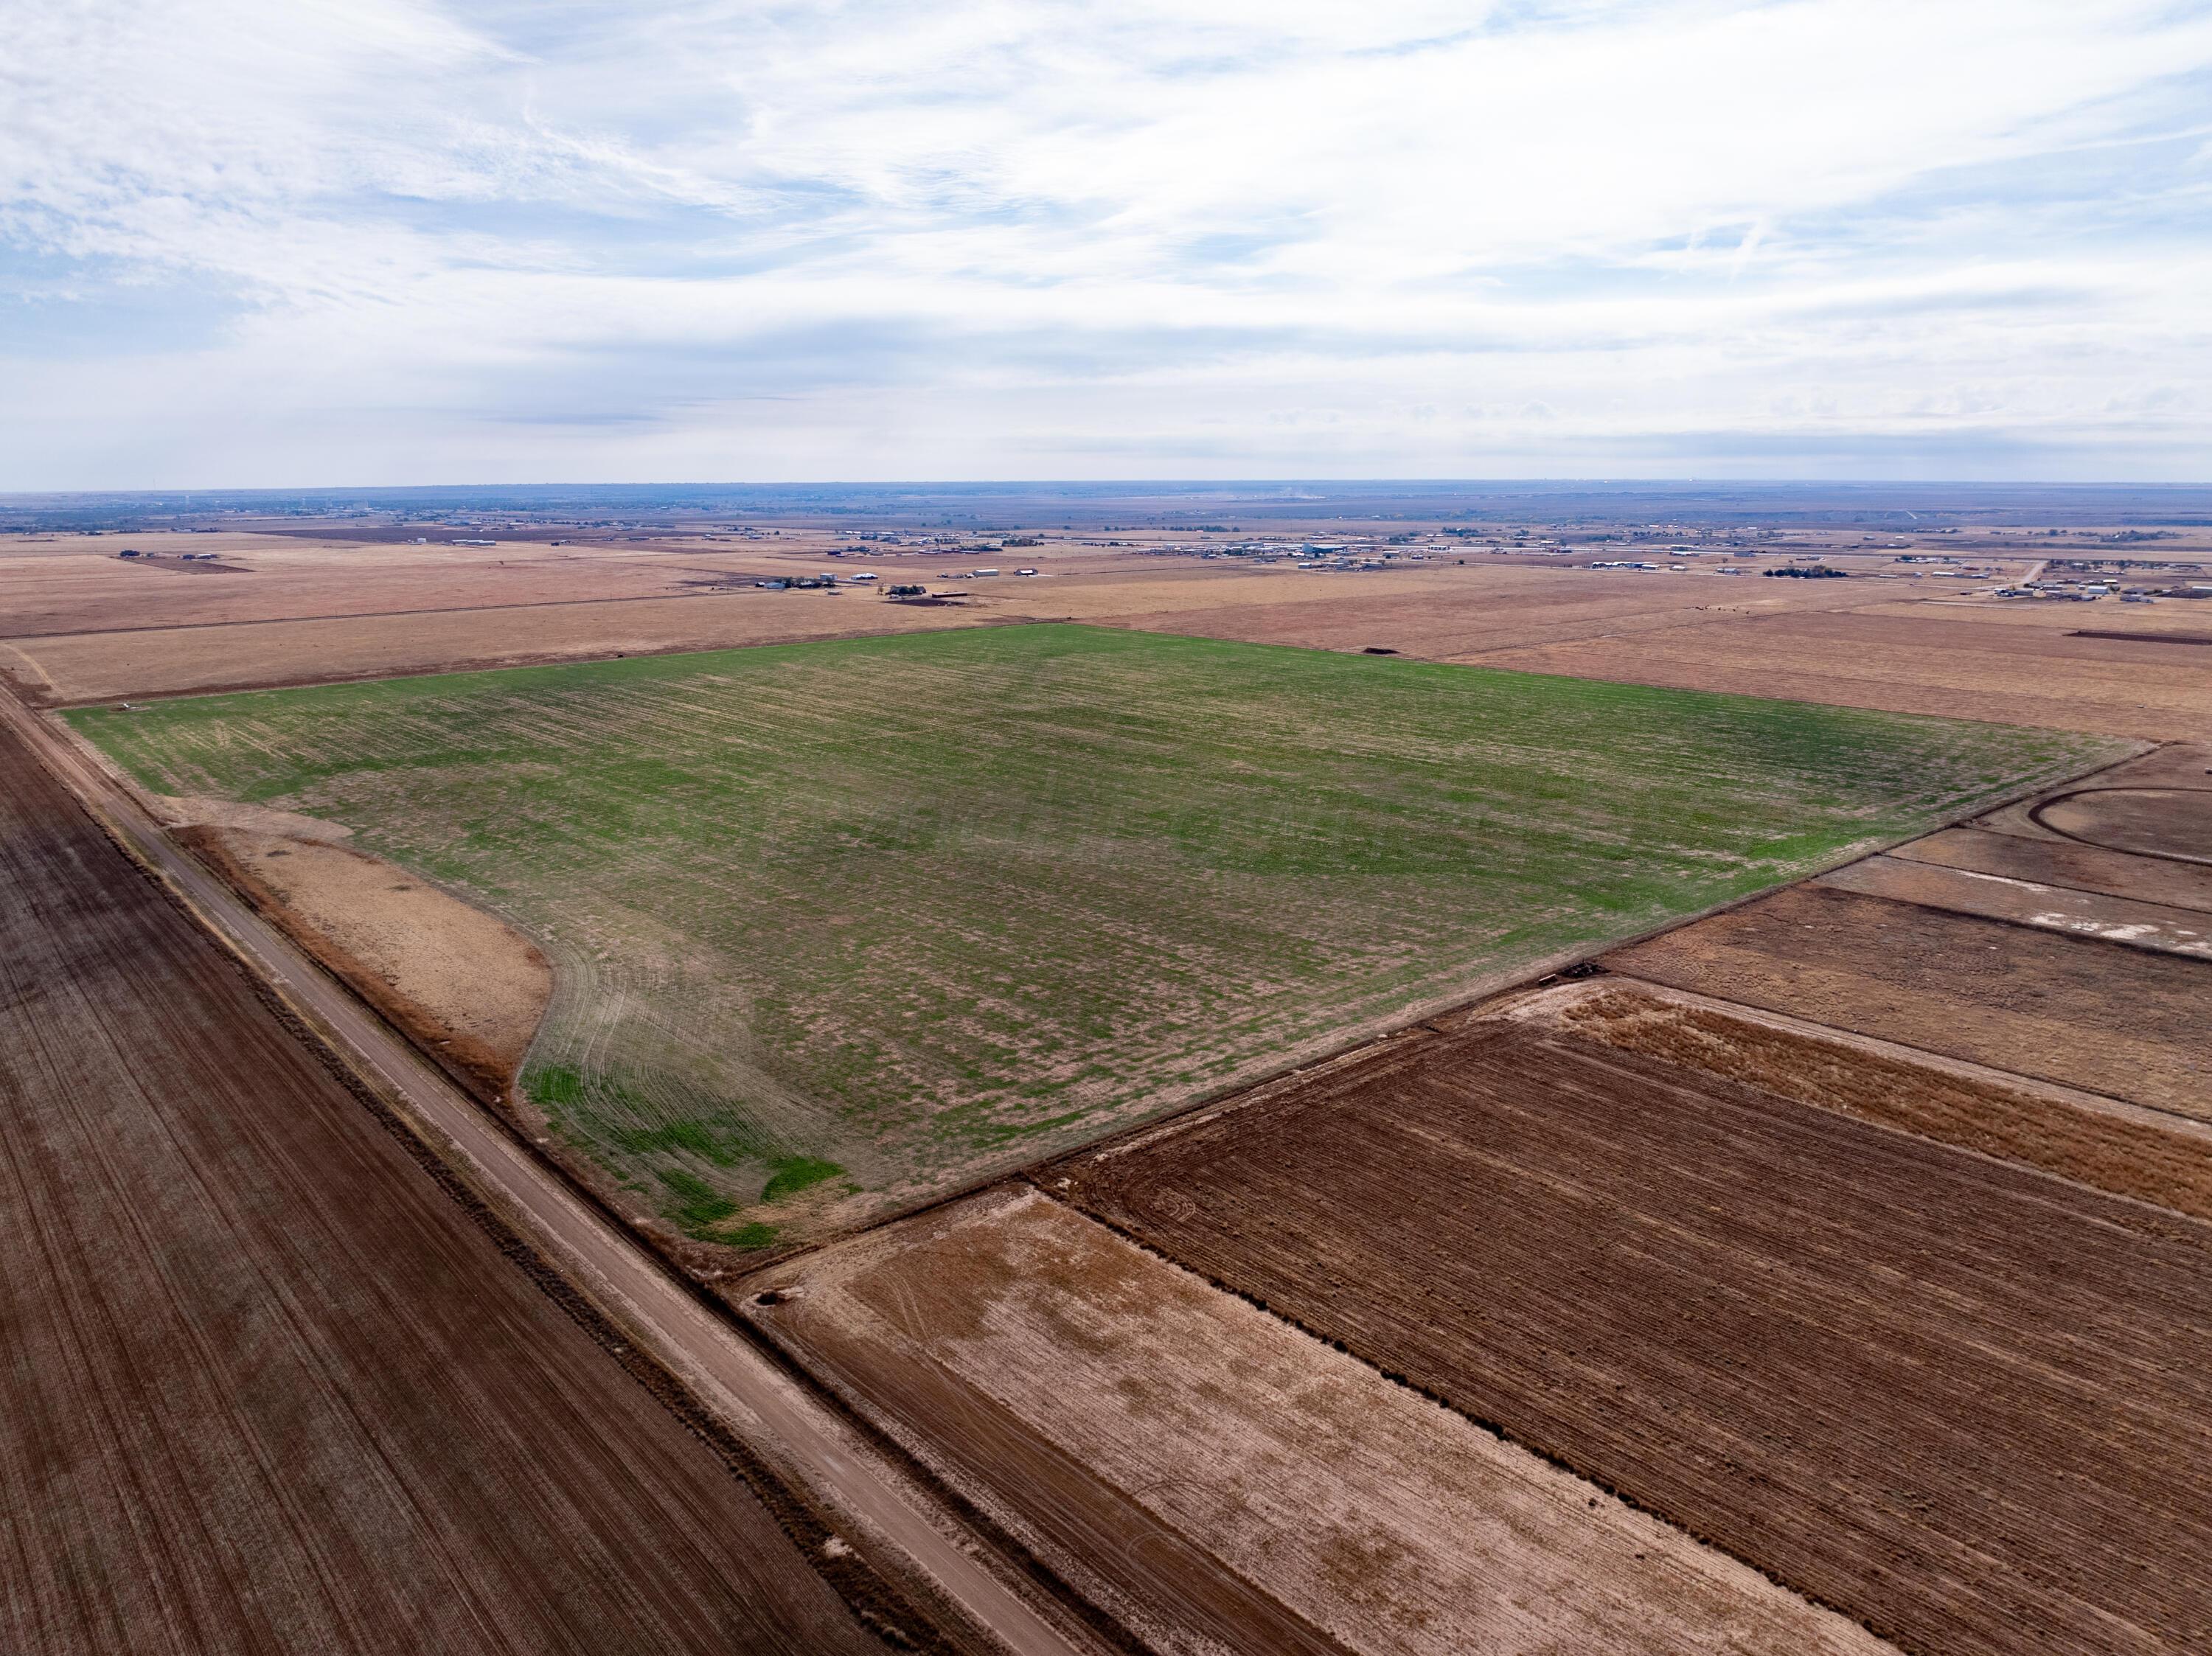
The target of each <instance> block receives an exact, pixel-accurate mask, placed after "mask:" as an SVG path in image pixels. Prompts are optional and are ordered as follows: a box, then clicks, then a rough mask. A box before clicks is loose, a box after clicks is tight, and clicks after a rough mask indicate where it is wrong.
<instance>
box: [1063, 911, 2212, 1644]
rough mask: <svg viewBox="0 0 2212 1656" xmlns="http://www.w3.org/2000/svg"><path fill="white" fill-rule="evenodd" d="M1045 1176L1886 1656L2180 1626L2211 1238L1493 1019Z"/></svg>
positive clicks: (2173, 1639)
mask: <svg viewBox="0 0 2212 1656" xmlns="http://www.w3.org/2000/svg"><path fill="white" fill-rule="evenodd" d="M2079 946H2080V947H2084V948H2092V947H2095V945H2087V944H2085V945H2079ZM2103 952H2104V953H2106V954H2113V955H2118V954H2120V953H2121V951H2118V950H2114V949H2105V950H2104V951H2103ZM1060 1174H1062V1175H1063V1176H1065V1177H1066V1178H1067V1179H1068V1180H1070V1181H1071V1188H1070V1195H1071V1197H1072V1199H1073V1200H1075V1201H1076V1202H1077V1203H1079V1204H1080V1205H1082V1206H1083V1207H1085V1209H1087V1210H1091V1211H1092V1212H1094V1213H1097V1215H1099V1216H1102V1217H1103V1218H1105V1219H1107V1220H1108V1221H1109V1222H1112V1223H1114V1224H1115V1225H1117V1226H1120V1227H1121V1228H1125V1229H1127V1230H1128V1231H1130V1232H1131V1233H1132V1234H1134V1235H1136V1236H1137V1237H1139V1239H1140V1240H1144V1241H1146V1242H1147V1243H1149V1244H1151V1245H1152V1246H1153V1247H1158V1248H1160V1249H1162V1250H1164V1251H1165V1252H1166V1253H1170V1255H1172V1256H1173V1257H1175V1258H1176V1259H1181V1260H1182V1261H1183V1262H1185V1263H1186V1264H1188V1265H1190V1266H1191V1267H1192V1268H1193V1269H1194V1270H1195V1271H1200V1272H1202V1273H1204V1274H1206V1275H1207V1276H1209V1277H1213V1278H1215V1279H1216V1280H1218V1281H1219V1282H1222V1283H1225V1284H1226V1285H1228V1286H1229V1287H1231V1288H1233V1289H1236V1290H1237V1291H1238V1292H1240V1293H1243V1294H1246V1295H1252V1296H1254V1297H1255V1298H1257V1299H1258V1300H1260V1301H1263V1302H1265V1303H1266V1304H1267V1306H1268V1307H1271V1308H1273V1309H1274V1310H1276V1311H1277V1312H1279V1313H1281V1314H1283V1315H1284V1316H1286V1317H1288V1318H1291V1319H1295V1320H1297V1322H1299V1323H1301V1324H1303V1325H1305V1326H1306V1327H1308V1328H1310V1329H1311V1330H1313V1331H1316V1332H1317V1333H1319V1334H1320V1335H1322V1337H1323V1338H1335V1339H1340V1340H1342V1341H1344V1342H1345V1343H1346V1345H1347V1346H1348V1347H1349V1349H1350V1350H1352V1352H1353V1353H1355V1354H1357V1355H1358V1356H1363V1357H1364V1358H1365V1359H1367V1360H1368V1361H1369V1362H1372V1363H1373V1364H1375V1365H1376V1367H1378V1368H1382V1369H1383V1370H1385V1371H1387V1372H1390V1373H1395V1374H1402V1375H1404V1376H1405V1377H1406V1379H1407V1380H1408V1381H1409V1382H1410V1383H1412V1384H1413V1385H1415V1386H1420V1387H1423V1388H1425V1389H1427V1390H1429V1391H1431V1392H1435V1393H1436V1394H1437V1395H1439V1396H1441V1397H1442V1398H1445V1399H1446V1400H1447V1401H1449V1403H1450V1404H1452V1405H1453V1406H1454V1407H1455V1408H1457V1409H1459V1410H1462V1411H1463V1412H1465V1413H1467V1414H1468V1415H1471V1416H1474V1418H1476V1419H1478V1420H1482V1421H1488V1422H1496V1423H1497V1424H1498V1426H1499V1427H1500V1428H1501V1429H1503V1430H1504V1432H1505V1433H1506V1434H1507V1435H1509V1436H1510V1437H1512V1438H1514V1439H1516V1440H1517V1441H1522V1442H1524V1443H1527V1444H1528V1445H1530V1446H1531V1447H1534V1448H1537V1449H1538V1450H1540V1451H1541V1452H1542V1453H1547V1454H1548V1455H1551V1456H1553V1457H1554V1458H1556V1459H1559V1460H1560V1461H1562V1462H1563V1463H1564V1464H1565V1465H1570V1466H1572V1467H1574V1468H1576V1469H1577V1470H1578V1471H1583V1473H1585V1474H1586V1475H1587V1476H1589V1477H1592V1478H1594V1479H1595V1480H1596V1481H1597V1482H1599V1483H1603V1484H1605V1485H1607V1486H1608V1487H1611V1488H1613V1489H1619V1490H1620V1491H1621V1492H1622V1493H1623V1494H1624V1495H1627V1496H1628V1497H1629V1498H1631V1499H1632V1500H1633V1501H1636V1502H1638V1504H1639V1505H1643V1506H1644V1507H1649V1508H1650V1509H1651V1510H1653V1511H1656V1512H1657V1513H1662V1514H1664V1515H1666V1516H1668V1517H1671V1518H1673V1519H1674V1520H1676V1521H1678V1522H1680V1524H1682V1525H1683V1526H1685V1527H1686V1528H1687V1529H1689V1530H1690V1531H1691V1532H1692V1533H1695V1534H1699V1535H1701V1536H1705V1537H1707V1538H1711V1540H1713V1541H1714V1542H1716V1543H1717V1544H1720V1545H1721V1546H1722V1547H1723V1548H1724V1549H1725V1550H1728V1551H1729V1552H1731V1553H1733V1554H1735V1556H1738V1557H1740V1558H1743V1559H1747V1560H1750V1561H1753V1562H1756V1563H1758V1564H1759V1565H1760V1566H1762V1567H1764V1568H1767V1569H1769V1570H1771V1571H1772V1572H1773V1573H1774V1574H1776V1575H1777V1576H1778V1577H1779V1578H1780V1579H1781V1580H1784V1581H1787V1582H1790V1583H1791V1584H1792V1585H1794V1586H1797V1587H1799V1588H1800V1589H1802V1590H1803V1591H1805V1592H1808V1593H1809V1594H1811V1595H1812V1596H1814V1597H1815V1598H1818V1599H1820V1600H1821V1601H1823V1602H1825V1603H1828V1604H1834V1605H1836V1606H1838V1608H1840V1609H1842V1610H1843V1611H1845V1612H1846V1613H1847V1614H1850V1615H1852V1616H1855V1617H1862V1618H1863V1619H1864V1620H1865V1621H1866V1622H1867V1623H1868V1624H1869V1626H1871V1627H1872V1628H1873V1629H1874V1630H1875V1631H1876V1632H1877V1633H1881V1634H1882V1635H1886V1636H1888V1637H1891V1638H1893V1639H1895V1640H1896V1641H1898V1642H1899V1643H1900V1644H1902V1645H1904V1646H1905V1647H1907V1648H1909V1649H1917V1650H1943V1651H1947V1652H1957V1653H1987V1656H2011V1653H2014V1652H2016V1651H2017V1650H2018V1649H2019V1648H2020V1647H2021V1636H2022V1629H2033V1642H2034V1644H2035V1647H2036V1648H2038V1649H2039V1650H2042V1651H2048V1652H2063V1653H2075V1656H2117V1653H2135V1652H2144V1653H2148V1652H2169V1653H2170V1652H2179V1651H2182V1650H2185V1649H2189V1648H2191V1647H2194V1646H2195V1644H2196V1643H2197V1641H2198V1639H2199V1637H2200V1635H2201V1634H2202V1631H2203V1629H2204V1628H2205V1627H2206V1626H2207V1625H2212V1568H2208V1567H2207V1566H2206V1564H2205V1562H2204V1561H2205V1559H2206V1557H2207V1556H2212V1555H2208V1553H2207V1551H2206V1549H2207V1547H2208V1545H2212V1272H2208V1271H2207V1270H2206V1265H2207V1261H2208V1259H2212V1227H2206V1226H2203V1225H2201V1224H2199V1223H2197V1222H2194V1221H2191V1220H2188V1219H2185V1218H2183V1217H2180V1216H2169V1215H2165V1214H2161V1213H2159V1212H2157V1211H2156V1210H2150V1209H2147V1208H2144V1207H2142V1206H2141V1205H2140V1204H2135V1203H2130V1202H2126V1201H2123V1200H2120V1199H2118V1198H2112V1197H2109V1196H2106V1195H2103V1194H2101V1193H2100V1192H2093V1191H2090V1190H2087V1189H2084V1188H2083V1187H2081V1186H2078V1185H2075V1184H2071V1183H2068V1182H2066V1181H2063V1180H2054V1179H2051V1178H2050V1177H2048V1176H2047V1175H2045V1174H2040V1173H2036V1172H2033V1171H2029V1170H2027V1169H2022V1168H2014V1167H2010V1166H2008V1165H2006V1164H2003V1163H2001V1162H1993V1161H1990V1160H1989V1159H1987V1158H1985V1157H1981V1156H1972V1155H1969V1154H1966V1152H1963V1151H1960V1150H1956V1149H1949V1148H1948V1147H1945V1146H1942V1145H1938V1144H1933V1143H1929V1141H1928V1140H1926V1139H1924V1138H1920V1137H1912V1136H1910V1135H1908V1134H1904V1133H1898V1132H1893V1131H1888V1130H1887V1129H1885V1128H1881V1127H1877V1126H1874V1125H1869V1124H1868V1123H1866V1122H1864V1121H1862V1120H1859V1119H1854V1118H1852V1117H1850V1116H1849V1115H1845V1114H1843V1113H1838V1112H1836V1111H1833V1110H1829V1109H1821V1108H1813V1107H1808V1106H1805V1105H1803V1104H1800V1103H1797V1102H1795V1101H1790V1100H1787V1099H1784V1098H1780V1097H1778V1096H1776V1095H1772V1094H1770V1093H1765V1092H1763V1091H1760V1090H1758V1089H1753V1088H1749V1087H1745V1086H1741V1085H1738V1084H1736V1083H1731V1082H1727V1081H1723V1080H1720V1079H1718V1078H1716V1077H1711V1076H1703V1075H1700V1076H1696V1077H1688V1076H1685V1075H1684V1074H1683V1073H1682V1072H1681V1071H1678V1070H1675V1069H1674V1068H1673V1067H1672V1066H1671V1065H1664V1064H1661V1063H1658V1062H1656V1061H1654V1060H1652V1059H1647V1058H1644V1057H1643V1056H1642V1055H1640V1054H1637V1053H1632V1052H1622V1051H1618V1050H1613V1049H1610V1048H1607V1047H1605V1046H1600V1045H1598V1044H1596V1043H1595V1042H1588V1041H1584V1040H1580V1039H1577V1038H1576V1037H1572V1036H1569V1035H1564V1034H1540V1033H1538V1032H1535V1031H1531V1030H1527V1029H1522V1028H1511V1027H1508V1026H1503V1025H1499V1024H1490V1025H1477V1026H1475V1027H1474V1028H1471V1029H1468V1030H1467V1031H1465V1032H1462V1033H1457V1034H1449V1035H1443V1034H1436V1035H1430V1036H1426V1037H1419V1038H1410V1039H1407V1040H1401V1041H1398V1042H1395V1043H1392V1044H1390V1045H1389V1046H1384V1047H1382V1048H1379V1049H1376V1050H1372V1051H1370V1052H1367V1053H1365V1054H1363V1055H1361V1056H1360V1057H1358V1059H1352V1060H1350V1061H1347V1062H1346V1063H1344V1064H1341V1065H1336V1066H1333V1067H1332V1068H1331V1069H1330V1070H1328V1071H1327V1072H1326V1073H1323V1074H1317V1075H1314V1076H1310V1077H1306V1078H1305V1079H1304V1081H1303V1082H1302V1083H1297V1084H1286V1085H1285V1087H1283V1088H1280V1089H1271V1090H1270V1091H1269V1092H1268V1093H1267V1094H1265V1095H1261V1097H1259V1098H1257V1099H1255V1101H1251V1102H1249V1103H1247V1104H1245V1105H1243V1107H1231V1108H1226V1109H1224V1110H1221V1111H1218V1112H1216V1113H1212V1115H1209V1116H1206V1117H1203V1118H1200V1119H1198V1120H1196V1121H1194V1122H1193V1123H1191V1124H1189V1125H1183V1126H1181V1127H1179V1128H1176V1127H1170V1128H1167V1129H1163V1130H1159V1131H1155V1132H1154V1133H1152V1134H1149V1135H1146V1136H1145V1137H1141V1138H1139V1140H1136V1141H1134V1142H1133V1143H1127V1144H1124V1145H1121V1146H1117V1147H1115V1148H1113V1149H1108V1150H1106V1151H1103V1152H1100V1153H1094V1154H1092V1155H1090V1156H1084V1157H1080V1158H1078V1159H1076V1160H1074V1161H1073V1162H1068V1163H1065V1164H1062V1167H1061V1168H1060Z"/></svg>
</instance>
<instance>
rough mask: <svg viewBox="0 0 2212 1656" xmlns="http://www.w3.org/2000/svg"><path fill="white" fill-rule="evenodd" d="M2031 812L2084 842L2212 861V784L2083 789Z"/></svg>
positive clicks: (2056, 831) (2144, 853) (2052, 827)
mask: <svg viewBox="0 0 2212 1656" xmlns="http://www.w3.org/2000/svg"><path fill="white" fill-rule="evenodd" d="M2028 815H2029V816H2031V817H2032V818H2033V820H2034V821H2035V822H2038V823H2039V824H2040V825H2041V826H2043V827H2044V828H2049V829H2050V830H2051V832H2052V833H2053V834H2063V835H2064V836H2065V837H2066V838H2068V839H2069V840H2080V841H2081V842H2082V843H2083V844H2084V845H2092V846H2104V847H2105V848H2106V850H2108V851H2125V852H2134V853H2135V854H2136V855H2137V856H2140V857H2164V858H2171V859H2172V860H2173V861H2175V862H2182V863H2206V864H2212V788H2083V789H2080V790H2078V791H2077V792H2072V793H2062V794H2060V795H2058V796H2057V798H2052V799H2047V800H2045V801H2044V803H2043V804H2039V805H2038V806H2036V807H2035V809H2034V810H2032V811H2030V812H2029V813H2028Z"/></svg>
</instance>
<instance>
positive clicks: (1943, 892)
mask: <svg viewBox="0 0 2212 1656" xmlns="http://www.w3.org/2000/svg"><path fill="white" fill-rule="evenodd" d="M1820 884H1822V885H1824V886H1827V887H1830V888H1832V889H1835V890H1838V891H1857V892H1862V893H1864V894H1865V895H1868V896H1870V897H1891V898H1894V899H1895V900H1896V901H1899V902H1905V903H1917V904H1918V905H1920V906H1922V907H1927V908H1940V909H1942V910H1943V911H1944V912H1945V913H1950V914H1971V915H1978V916H1980V917H1982V918H1984V919H1992V920H2004V921H2008V922H2009V923H2010V924H2012V925H2028V926H2035V927H2038V928H2039V929H2041V930H2043V931H2062V932H2066V933H2069V934H2070V935H2072V936H2075V937H2099V938H2102V939H2103V940H2104V941H2106V942H2107V943H2121V944H2124V945H2125V946H2126V947H2128V948H2130V949H2154V950H2156V951H2158V952H2159V953H2160V954H2167V955H2185V956H2188V957H2189V958H2191V959H2194V960H2201V961H2212V919H2207V918H2206V917H2205V916H2204V915H2203V914H2201V913H2198V912H2197V910H2195V909H2193V908H2174V907H2169V906H2168V905H2166V904H2165V903H2148V902H2142V901H2138V900H2137V899H2136V898H2133V897H2112V896H2107V895H2105V894H2103V893H2102V892H2095V891H2076V890H2075V889H2073V888H2071V887H2069V886H2061V885H2048V884H2045V883H2042V882H2040V881H2035V880H2022V879H2019V878H2016V877H2013V876H2010V875H2001V874H1991V873H1986V872H1984V871H1983V870H1979V869H1964V868H1952V867H1948V866H1946V865H1944V864H1939V863H1928V862H1923V861H1921V860H1919V859H1918V858H1906V857H1869V858H1866V859H1864V860H1863V861H1862V862H1857V863H1853V864H1850V866H1849V867H1848V868H1839V869H1837V870H1834V871H1833V872H1832V873H1828V874H1824V875H1822V876H1821V877H1820Z"/></svg>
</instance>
